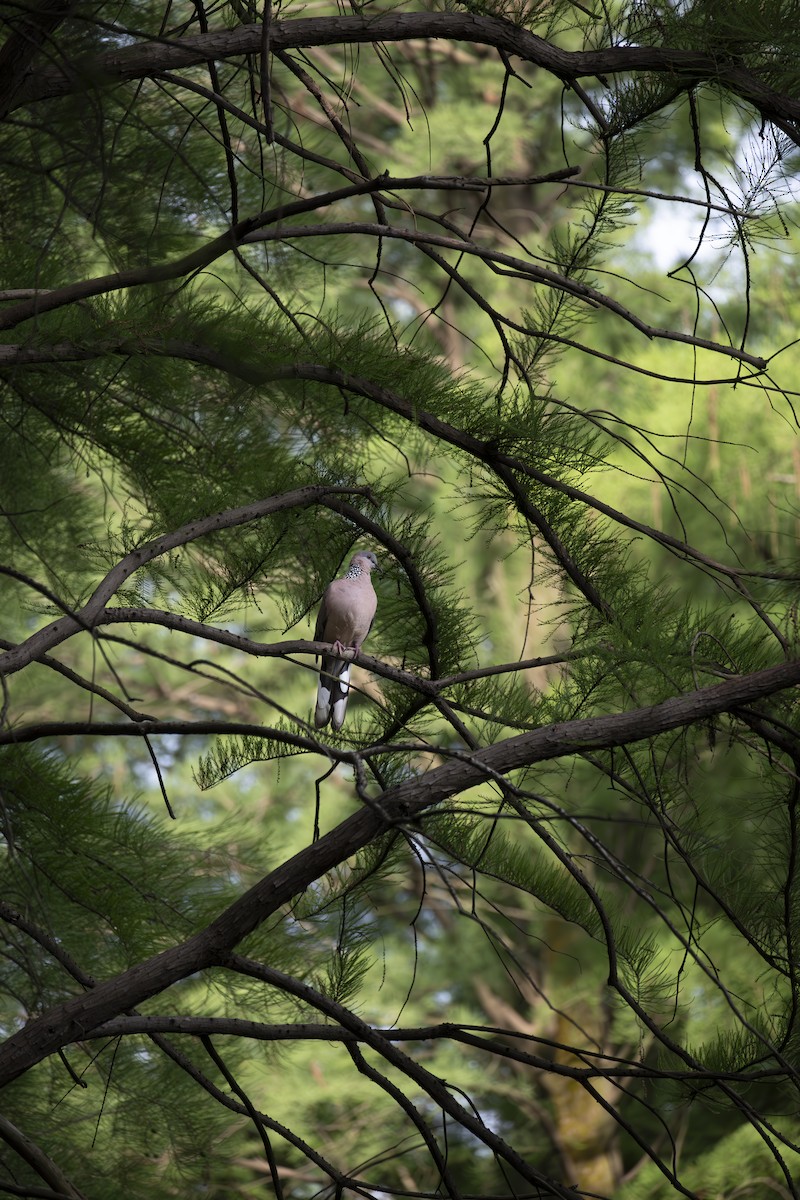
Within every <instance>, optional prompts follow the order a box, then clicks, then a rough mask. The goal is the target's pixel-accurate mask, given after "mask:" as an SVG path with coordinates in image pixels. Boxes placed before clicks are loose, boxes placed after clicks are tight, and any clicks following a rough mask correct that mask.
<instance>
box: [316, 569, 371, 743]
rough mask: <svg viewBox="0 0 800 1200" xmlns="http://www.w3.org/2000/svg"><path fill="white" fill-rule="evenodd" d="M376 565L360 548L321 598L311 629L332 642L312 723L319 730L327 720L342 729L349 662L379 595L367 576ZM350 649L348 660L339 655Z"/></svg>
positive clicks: (361, 641) (366, 629)
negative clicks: (345, 569)
mask: <svg viewBox="0 0 800 1200" xmlns="http://www.w3.org/2000/svg"><path fill="white" fill-rule="evenodd" d="M377 565H378V560H377V558H376V557H375V555H374V554H373V553H372V551H371V550H359V552H358V553H357V554H354V555H353V559H352V561H351V563H350V566H349V567H348V569H347V572H346V573H345V574H344V575H343V576H342V577H341V579H334V581H333V583H329V584H328V586H327V588H326V589H325V594H324V595H323V597H322V603H321V604H320V606H319V615H318V617H317V626H316V629H315V630H314V641H315V642H331V643H332V650H331V652H329V653H325V654H323V655H322V668H321V670H320V676H319V684H318V686H317V707H316V709H315V712H314V724H315V725H316V726H317V728H318V729H321V728H322V726H323V725H327V724H328V721H330V723H331V725H332V726H333V728H334V729H341V727H342V724H343V722H344V717H345V713H346V712H347V697H348V693H349V691H350V661H351V660H352V658H353V656H354V655H355V654H357V653H358V651H359V650H360V649H361V647H362V646H363V644H364V642H365V640H366V637H367V634H368V633H369V630H370V626H371V625H372V619H373V617H374V616H375V609H376V607H377V604H378V598H377V596H376V595H375V589H374V588H373V586H372V580H371V579H370V575H371V573H372V572H373V571H374V570H375V568H376V567H377ZM345 650H347V651H350V652H351V653H350V656H349V660H348V659H345V658H343V657H342V653H343V651H345Z"/></svg>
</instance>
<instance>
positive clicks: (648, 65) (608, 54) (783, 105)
mask: <svg viewBox="0 0 800 1200" xmlns="http://www.w3.org/2000/svg"><path fill="white" fill-rule="evenodd" d="M420 38H422V39H428V38H442V39H446V40H447V41H448V42H453V41H462V42H472V43H478V44H482V45H485V46H494V47H495V48H497V49H498V50H502V51H504V52H505V53H506V54H509V55H515V56H516V57H518V58H521V59H522V60H523V61H525V62H529V63H532V64H533V65H535V66H538V67H541V68H543V69H544V70H545V71H549V72H550V73H551V74H553V75H555V76H557V77H558V78H559V79H563V80H565V81H570V80H573V79H586V78H597V77H600V78H602V77H603V76H608V75H616V74H625V75H639V74H643V73H654V74H665V75H669V76H671V77H673V78H675V77H677V78H678V79H679V80H685V82H686V87H687V89H688V88H690V87H692V86H695V85H696V84H697V83H699V82H703V81H706V82H710V83H713V84H716V85H718V86H721V87H724V88H726V89H728V90H729V91H731V92H733V93H735V94H736V95H738V96H739V97H741V99H743V100H745V101H747V102H748V103H749V104H752V105H753V107H754V108H756V109H757V111H758V112H759V113H760V114H761V116H762V117H764V118H766V119H767V120H775V121H777V122H780V127H781V128H782V129H783V130H784V132H786V133H788V134H789V136H791V137H793V139H794V140H795V141H796V142H798V143H799V144H800V131H799V129H798V127H799V126H800V101H797V100H795V99H794V98H792V97H789V96H786V95H784V94H782V93H778V92H776V91H775V90H774V89H773V88H771V87H769V85H768V84H766V83H765V82H764V81H763V80H762V79H760V78H759V77H758V76H757V75H755V74H754V73H753V72H751V71H750V70H748V68H747V67H746V66H744V65H742V64H741V63H739V62H737V61H736V60H734V59H732V58H731V57H730V56H726V55H720V54H718V53H716V52H713V51H711V52H709V51H702V50H700V51H698V50H684V49H676V48H672V47H669V46H631V45H619V46H608V47H605V48H603V49H599V50H562V49H561V48H560V47H558V46H554V45H552V44H551V43H549V42H547V41H545V40H544V39H542V38H540V37H537V36H536V34H534V33H531V32H530V31H529V30H527V29H522V28H520V27H519V26H517V25H514V24H512V23H511V22H510V21H505V20H502V19H501V18H497V17H489V16H479V15H477V14H472V13H454V12H441V13H438V12H420V13H413V12H411V13H402V12H393V13H384V14H380V15H378V16H361V15H358V16H340V15H337V16H332V17H302V18H298V19H297V20H292V21H275V22H273V23H272V25H271V29H270V45H271V47H272V50H273V51H274V52H278V51H285V50H294V49H302V48H305V47H311V46H330V45H352V44H359V43H360V44H363V43H369V42H373V43H378V42H398V41H408V40H411V39H420ZM261 39H262V27H261V25H260V24H257V25H242V26H239V27H238V28H236V29H230V30H228V29H224V30H214V31H212V32H209V33H207V34H201V35H199V36H195V37H187V38H182V39H180V40H179V41H178V40H175V41H172V42H170V41H167V40H166V39H165V40H163V41H158V42H155V41H154V42H147V41H144V42H140V43H139V44H138V45H135V46H128V47H124V48H121V49H119V50H114V51H112V52H110V53H108V54H104V55H101V56H98V57H96V58H92V59H89V60H86V61H83V62H80V63H72V64H70V65H69V67H68V68H66V67H59V66H50V67H46V68H41V69H40V70H39V71H38V72H36V74H35V75H34V76H33V77H32V78H30V79H28V80H27V81H26V82H25V83H24V84H23V86H22V87H20V88H19V89H18V91H17V94H16V98H15V103H16V104H17V105H22V104H29V103H32V102H34V101H39V100H44V99H47V98H50V97H56V96H63V95H66V94H67V93H69V92H75V91H80V90H86V89H89V88H96V87H104V86H108V85H110V84H114V83H121V82H125V81H130V80H134V79H142V78H145V77H147V76H149V75H153V74H156V73H159V72H162V71H170V70H181V69H185V68H187V67H191V66H196V65H198V64H200V63H207V62H211V61H215V60H218V59H229V58H240V57H242V56H244V55H248V54H259V53H260V50H261Z"/></svg>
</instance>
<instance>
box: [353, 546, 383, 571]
mask: <svg viewBox="0 0 800 1200" xmlns="http://www.w3.org/2000/svg"><path fill="white" fill-rule="evenodd" d="M350 566H351V567H356V566H358V567H361V570H362V571H366V572H367V574H369V573H370V571H377V570H379V569H380V568H379V567H378V559H377V556H376V555H375V554H373V553H372V551H371V550H359V551H358V553H357V554H354V555H353V561H352V562H351V563H350Z"/></svg>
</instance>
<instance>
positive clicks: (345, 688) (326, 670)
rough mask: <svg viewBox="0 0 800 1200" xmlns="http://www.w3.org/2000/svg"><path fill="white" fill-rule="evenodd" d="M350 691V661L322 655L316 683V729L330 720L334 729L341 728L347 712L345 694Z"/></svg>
mask: <svg viewBox="0 0 800 1200" xmlns="http://www.w3.org/2000/svg"><path fill="white" fill-rule="evenodd" d="M349 691H350V663H349V662H345V660H344V659H343V658H331V657H330V656H329V655H327V654H323V656H322V669H321V671H320V673H319V683H318V685H317V707H316V709H315V711H314V724H315V725H316V727H317V729H321V728H322V726H323V725H327V724H328V721H330V723H331V725H332V726H333V728H334V729H341V727H342V725H343V724H344V717H345V713H346V712H347V696H348V693H349Z"/></svg>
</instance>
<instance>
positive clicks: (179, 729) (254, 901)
mask: <svg viewBox="0 0 800 1200" xmlns="http://www.w3.org/2000/svg"><path fill="white" fill-rule="evenodd" d="M798 683H800V661H795V662H788V663H781V664H779V665H778V666H774V667H767V668H765V669H764V670H761V671H755V672H753V673H751V674H749V675H742V676H737V677H735V678H733V679H730V680H727V681H726V682H725V683H721V684H718V685H716V686H715V687H710V688H701V689H700V690H698V691H695V692H690V693H688V694H685V695H682V696H674V697H672V698H671V699H669V700H665V701H663V702H662V703H660V704H655V705H652V706H650V707H647V708H640V709H634V710H632V711H630V712H618V713H612V714H609V715H607V716H600V717H589V718H585V719H583V720H578V721H565V722H561V723H558V724H555V725H550V726H547V727H545V728H541V729H536V730H534V731H532V732H530V733H523V734H519V735H518V736H516V737H512V738H508V739H506V740H505V741H501V742H499V743H497V744H495V745H492V746H487V747H486V748H484V749H483V750H480V751H478V752H476V753H474V754H472V755H469V756H459V758H457V759H453V760H451V761H449V762H446V763H445V764H444V765H443V766H441V767H437V768H435V769H433V770H431V771H429V772H428V773H427V774H425V775H421V776H418V777H414V778H411V779H408V780H406V781H405V782H403V783H401V784H398V785H397V786H395V787H392V788H390V789H388V790H387V791H386V792H385V793H384V794H383V795H382V796H381V798H380V807H378V806H377V805H371V806H369V807H364V808H362V809H360V810H359V811H357V812H355V813H354V814H353V815H352V816H350V817H348V818H347V819H346V820H345V821H343V822H342V823H341V824H340V825H338V826H337V827H336V828H335V829H333V830H331V831H330V833H328V834H326V835H324V836H323V837H321V838H320V839H319V840H318V841H317V842H314V843H313V844H312V845H310V846H308V847H306V848H305V849H304V850H301V851H300V852H299V853H297V854H295V855H294V856H293V857H292V858H290V859H287V860H286V861H285V862H284V863H283V864H282V865H281V866H280V867H278V868H277V869H276V870H275V871H273V872H271V874H269V875H267V876H266V877H265V878H264V879H262V880H261V881H260V882H259V883H258V884H256V885H255V886H254V887H253V888H251V889H250V891H249V892H247V893H245V895H243V896H242V897H240V898H239V899H238V900H237V901H235V902H234V903H233V904H232V905H230V907H229V908H227V909H226V910H225V911H224V912H223V913H221V914H220V916H219V917H217V918H216V919H215V920H214V921H212V922H211V924H210V925H208V926H207V927H206V928H205V929H204V930H202V931H201V932H199V933H197V934H195V935H194V936H193V937H191V938H189V939H188V940H187V941H185V942H183V943H181V944H180V945H178V946H175V947H172V948H171V949H168V950H165V951H163V952H162V953H160V954H157V955H154V956H153V957H152V958H149V959H146V960H145V961H143V962H141V963H138V964H137V965H136V966H134V967H132V968H131V969H130V970H129V971H125V972H123V973H122V974H121V975H118V976H116V977H115V978H114V979H110V980H107V981H106V982H103V983H100V984H98V986H97V987H96V988H95V989H94V990H93V991H92V992H91V993H88V994H86V995H83V996H77V997H73V998H72V999H70V1000H68V1001H66V1002H65V1003H64V1004H62V1005H59V1006H57V1007H56V1008H54V1009H51V1010H50V1011H49V1012H48V1013H45V1014H44V1015H43V1016H42V1017H39V1018H37V1019H34V1020H31V1021H29V1022H28V1024H27V1025H26V1026H25V1027H24V1028H23V1029H21V1030H20V1031H19V1032H18V1033H16V1034H14V1035H13V1036H12V1037H11V1038H9V1039H8V1040H7V1041H6V1043H5V1044H4V1045H3V1046H2V1047H0V1086H3V1085H4V1084H5V1083H7V1082H9V1081H10V1080H11V1079H15V1078H16V1077H17V1076H18V1075H20V1074H22V1073H23V1072H24V1071H26V1070H27V1069H28V1068H29V1067H31V1066H33V1065H34V1064H35V1063H36V1062H39V1061H40V1060H41V1059H42V1058H44V1057H46V1056H47V1055H49V1054H52V1053H53V1052H54V1051H56V1050H58V1049H59V1048H61V1047H62V1046H65V1045H68V1044H69V1043H70V1042H72V1041H75V1040H79V1039H80V1038H81V1036H82V1035H83V1034H84V1033H85V1032H86V1031H87V1030H88V1029H93V1028H94V1027H95V1026H97V1025H99V1024H101V1023H102V1022H104V1021H108V1020H110V1019H112V1018H113V1017H116V1016H118V1015H119V1014H121V1013H123V1012H126V1011H128V1010H129V1009H131V1008H134V1007H136V1005H138V1004H139V1003H140V1002H142V1001H143V1000H145V999H147V998H148V997H150V996H154V995H156V994H157V993H159V992H162V991H164V990H165V989H166V988H168V987H169V986H170V985H171V984H173V983H176V982H177V981H178V980H180V979H184V978H186V976H187V975H191V974H194V973H195V972H197V971H202V970H204V969H207V968H209V967H212V966H215V965H220V964H222V963H224V962H225V961H226V959H227V957H228V956H229V955H230V954H231V952H232V950H233V948H234V947H235V946H236V945H238V943H239V942H240V941H241V940H242V939H243V938H244V937H246V936H247V935H248V934H249V933H251V932H252V931H253V930H254V929H256V928H257V927H258V926H259V925H260V924H261V923H262V922H263V921H264V920H266V919H267V918H268V917H269V916H271V915H272V914H273V913H274V912H275V911H276V910H277V909H279V908H280V907H281V906H282V905H283V904H285V903H287V902H288V901H290V900H291V899H292V898H293V897H294V896H296V895H298V894H299V893H300V892H302V891H303V890H304V889H305V888H306V887H308V886H310V884H312V883H313V882H314V881H315V880H318V879H320V878H322V877H323V876H324V875H325V874H326V872H328V871H331V870H333V869H334V868H336V867H340V866H341V865H342V864H343V863H344V862H346V861H347V860H348V859H350V858H352V856H353V855H354V854H356V853H357V852H358V851H359V850H361V849H363V848H364V847H365V846H367V845H368V844H369V843H370V842H372V841H373V840H374V839H375V838H377V837H379V836H380V835H381V834H382V833H384V832H385V831H387V830H388V829H390V828H391V827H392V825H393V824H394V823H397V822H405V821H408V820H413V818H414V817H416V816H417V815H418V814H419V813H421V812H424V811H425V809H427V808H429V807H431V806H432V805H435V804H438V803H440V802H441V801H443V800H446V799H448V798H449V797H451V796H453V795H456V794H459V793H461V792H463V791H466V790H467V789H468V788H470V787H474V786H476V785H478V784H480V783H482V782H484V781H486V780H487V779H492V778H494V777H497V776H499V775H502V776H505V775H508V774H509V773H510V772H511V771H515V770H518V769H520V768H523V767H530V766H533V765H534V764H536V763H540V762H547V761H550V760H552V759H555V758H561V757H563V756H565V755H570V754H581V753H583V752H584V751H586V750H596V749H601V748H604V749H609V748H611V747H615V746H624V745H628V744H630V743H632V742H637V741H641V740H644V739H648V738H652V737H655V736H657V735H658V734H660V733H664V732H666V731H668V730H672V729H679V728H682V727H684V726H686V725H692V724H696V723H698V722H702V721H704V720H707V719H708V718H709V717H713V716H717V715H718V714H720V713H723V712H732V713H735V712H736V710H737V708H739V707H740V706H741V705H743V704H748V703H751V702H752V701H754V700H757V699H761V698H763V697H765V696H770V695H773V694H775V693H776V692H780V691H784V690H785V689H787V688H790V687H794V686H796V685H797V684H798ZM51 728H52V732H53V733H56V732H66V731H67V730H66V727H65V726H60V727H57V726H54V727H51ZM69 731H70V732H73V733H79V732H93V733H95V734H96V733H100V734H103V733H108V734H113V735H114V736H126V735H127V736H142V735H143V734H150V735H155V734H157V733H176V734H188V733H192V734H194V733H237V732H247V733H248V734H250V735H252V736H268V737H269V736H276V737H281V736H283V731H280V730H269V729H264V728H262V727H259V726H248V727H246V729H245V728H244V727H240V726H236V725H233V726H231V725H226V724H225V723H224V722H179V721H166V722H142V723H141V724H133V723H131V724H129V725H119V724H105V725H102V724H98V725H95V726H86V725H85V724H84V725H82V726H81V725H78V724H76V725H71V726H69ZM5 740H8V735H7V737H6V739H5ZM10 740H13V735H12V737H11V739H10ZM339 757H341V758H342V759H344V758H345V755H342V754H340V755H339Z"/></svg>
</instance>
